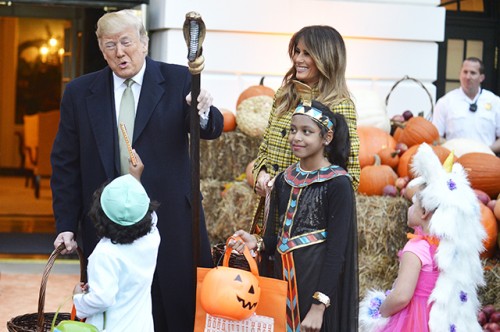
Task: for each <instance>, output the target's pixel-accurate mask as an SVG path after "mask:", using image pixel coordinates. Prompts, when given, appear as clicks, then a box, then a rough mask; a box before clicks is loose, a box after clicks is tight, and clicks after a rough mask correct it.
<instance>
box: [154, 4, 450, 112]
mask: <svg viewBox="0 0 500 332" xmlns="http://www.w3.org/2000/svg"><path fill="white" fill-rule="evenodd" d="M438 5H439V0H379V1H376V0H364V1H361V0H359V1H357V0H351V1H347V0H346V1H337V0H252V1H243V0H182V1H180V0H151V1H150V6H149V8H148V29H149V30H150V36H151V42H150V44H151V51H150V55H151V57H152V58H154V59H157V60H162V61H166V62H171V63H178V64H184V65H185V64H187V58H186V56H187V47H186V44H185V41H184V37H183V34H182V25H183V23H184V20H185V14H186V13H187V12H190V11H196V12H198V13H200V14H201V15H202V18H203V21H204V22H205V25H206V28H207V34H206V38H205V41H204V43H203V54H204V56H205V59H206V60H205V69H204V71H203V72H202V76H201V80H202V86H203V87H204V88H206V89H208V90H210V91H211V93H212V95H213V96H214V99H215V104H216V105H217V106H219V107H222V108H227V109H230V110H233V111H234V109H235V104H236V100H237V98H238V95H239V94H240V93H241V92H242V91H243V90H244V89H245V88H247V87H248V86H250V85H254V84H258V82H259V79H260V77H261V76H266V80H265V84H266V85H268V86H270V87H272V88H274V89H276V88H278V87H279V86H280V84H281V80H282V77H283V75H284V73H285V72H286V71H287V70H288V68H289V67H290V65H291V63H290V60H289V58H288V54H287V49H288V41H289V39H290V37H291V35H292V34H293V33H294V32H295V31H297V30H299V29H300V28H302V27H303V26H306V25H313V24H327V25H331V26H333V27H334V28H336V29H337V30H338V31H339V32H340V33H341V34H342V36H343V37H344V39H345V42H346V46H347V58H348V65H347V79H348V84H349V87H350V89H351V90H352V91H353V92H354V94H356V91H359V90H360V89H369V90H372V91H375V92H377V93H378V94H379V96H380V98H381V99H382V100H385V98H386V96H387V95H388V93H389V91H390V89H391V87H392V86H393V85H394V83H395V82H396V81H398V80H399V79H401V78H403V77H404V76H405V75H408V76H410V77H413V78H415V79H417V80H419V81H421V82H422V83H423V84H424V85H425V87H426V88H427V90H428V91H429V92H430V93H431V96H432V98H433V99H434V100H435V87H434V85H433V84H432V82H433V81H435V80H436V78H437V57H438V47H437V44H436V42H438V41H442V40H443V38H444V27H445V9H444V8H440V7H438ZM406 109H410V110H412V111H414V113H417V112H420V111H424V112H426V113H428V112H429V111H430V110H431V101H430V100H429V97H428V96H427V94H426V92H425V90H424V89H423V88H422V87H421V86H420V85H418V84H416V83H415V82H413V81H404V82H402V83H401V84H399V85H398V86H397V88H396V89H395V90H394V92H393V93H392V94H391V95H390V98H389V103H388V107H387V111H388V113H389V115H392V114H396V113H402V112H403V111H404V110H406Z"/></svg>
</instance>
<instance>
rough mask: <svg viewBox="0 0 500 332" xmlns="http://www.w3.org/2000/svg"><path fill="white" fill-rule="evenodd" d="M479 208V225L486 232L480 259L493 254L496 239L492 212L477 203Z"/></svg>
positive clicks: (495, 225) (496, 232)
mask: <svg viewBox="0 0 500 332" xmlns="http://www.w3.org/2000/svg"><path fill="white" fill-rule="evenodd" d="M479 206H480V208H481V224H482V225H483V227H484V230H485V231H486V238H485V239H484V240H483V246H484V251H483V252H482V253H481V258H490V257H492V256H493V254H494V253H495V247H496V245H497V237H498V225H497V220H496V218H495V215H494V214H493V212H492V211H491V210H490V209H489V208H488V207H487V206H486V205H484V204H483V203H481V202H480V203H479Z"/></svg>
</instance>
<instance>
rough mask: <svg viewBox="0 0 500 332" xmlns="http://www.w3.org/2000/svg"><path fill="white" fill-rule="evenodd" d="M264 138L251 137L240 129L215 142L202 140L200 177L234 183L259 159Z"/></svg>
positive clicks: (225, 133)
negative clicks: (248, 166)
mask: <svg viewBox="0 0 500 332" xmlns="http://www.w3.org/2000/svg"><path fill="white" fill-rule="evenodd" d="M261 140H262V138H259V137H250V136H247V135H245V134H243V133H242V132H241V131H239V130H238V129H237V130H235V131H228V132H223V133H222V135H221V136H220V137H219V138H218V139H215V140H200V176H201V177H202V178H204V179H215V180H220V181H234V179H235V178H237V177H238V176H240V175H241V174H242V173H244V172H245V169H246V167H247V165H248V163H249V162H251V161H252V160H253V159H255V158H256V157H257V152H258V150H259V145H260V142H261Z"/></svg>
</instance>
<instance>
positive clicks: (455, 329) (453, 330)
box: [450, 324, 457, 332]
mask: <svg viewBox="0 0 500 332" xmlns="http://www.w3.org/2000/svg"><path fill="white" fill-rule="evenodd" d="M456 331H457V328H456V327H455V324H451V325H450V332H456Z"/></svg>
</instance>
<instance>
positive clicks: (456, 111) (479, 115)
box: [432, 88, 500, 146]
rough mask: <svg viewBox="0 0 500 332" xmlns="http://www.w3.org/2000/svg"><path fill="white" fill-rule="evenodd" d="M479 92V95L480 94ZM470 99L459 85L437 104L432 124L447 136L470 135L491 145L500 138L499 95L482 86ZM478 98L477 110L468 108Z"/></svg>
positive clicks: (442, 134)
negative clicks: (473, 110) (472, 110)
mask: <svg viewBox="0 0 500 332" xmlns="http://www.w3.org/2000/svg"><path fill="white" fill-rule="evenodd" d="M479 93H480V94H479ZM478 94H479V96H477V95H476V96H475V97H474V99H473V100H471V99H470V98H469V97H467V95H466V94H465V93H464V92H463V90H462V88H458V89H455V90H452V91H450V92H448V93H447V94H446V95H444V96H443V97H441V98H440V99H439V100H438V102H437V103H436V107H435V108H434V114H433V119H432V123H433V124H434V125H435V126H436V128H437V129H438V131H439V135H440V136H442V137H445V138H446V139H448V140H449V139H452V138H468V139H472V140H475V141H479V142H482V143H483V144H486V145H487V146H491V145H492V144H493V143H494V142H495V140H496V138H497V137H500V97H498V96H497V95H495V94H494V93H492V92H491V91H488V90H485V89H482V92H481V90H480V91H479V92H478ZM476 99H477V110H476V112H471V111H470V110H469V107H470V105H471V104H472V103H474V100H476Z"/></svg>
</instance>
